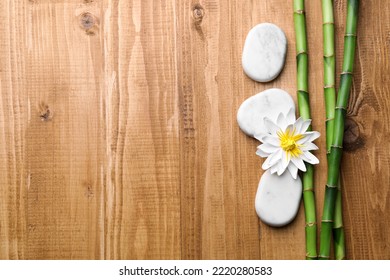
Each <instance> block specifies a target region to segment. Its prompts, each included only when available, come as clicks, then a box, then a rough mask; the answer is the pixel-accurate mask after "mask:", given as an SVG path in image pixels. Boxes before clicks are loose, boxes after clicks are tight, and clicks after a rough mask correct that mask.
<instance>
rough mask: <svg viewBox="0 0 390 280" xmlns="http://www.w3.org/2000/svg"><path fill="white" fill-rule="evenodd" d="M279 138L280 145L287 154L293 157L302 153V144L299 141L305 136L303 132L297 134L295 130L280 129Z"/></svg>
mask: <svg viewBox="0 0 390 280" xmlns="http://www.w3.org/2000/svg"><path fill="white" fill-rule="evenodd" d="M277 134H278V137H279V140H280V147H282V149H283V150H284V151H285V152H287V154H290V155H291V156H293V157H298V156H299V155H300V154H302V151H301V149H300V146H301V145H299V144H298V143H297V141H299V140H300V139H302V138H303V135H302V134H297V135H294V134H295V131H292V132H291V131H290V130H288V129H287V130H286V132H283V131H278V132H277Z"/></svg>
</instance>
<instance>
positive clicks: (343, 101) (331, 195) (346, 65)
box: [319, 0, 359, 259]
mask: <svg viewBox="0 0 390 280" xmlns="http://www.w3.org/2000/svg"><path fill="white" fill-rule="evenodd" d="M358 10H359V0H348V4H347V23H346V29H345V35H344V58H343V70H342V73H341V78H340V88H339V92H338V96H337V102H336V107H335V121H334V131H333V141H332V145H331V149H330V154H329V160H328V180H327V184H326V188H325V200H324V210H323V215H322V223H321V236H320V256H319V258H320V259H329V255H330V241H331V233H332V228H333V218H334V213H335V204H336V197H337V189H338V181H339V173H340V163H341V156H342V145H343V138H344V121H345V115H346V112H347V105H348V99H349V92H350V89H351V85H352V71H353V64H354V58H355V49H356V29H357V19H358Z"/></svg>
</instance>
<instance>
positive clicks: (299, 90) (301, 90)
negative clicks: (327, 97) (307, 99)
mask: <svg viewBox="0 0 390 280" xmlns="http://www.w3.org/2000/svg"><path fill="white" fill-rule="evenodd" d="M297 92H304V93H306V94H309V92H308V91H307V90H303V89H298V90H297Z"/></svg>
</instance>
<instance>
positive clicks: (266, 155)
mask: <svg viewBox="0 0 390 280" xmlns="http://www.w3.org/2000/svg"><path fill="white" fill-rule="evenodd" d="M256 155H258V156H259V157H262V158H266V157H268V156H269V155H270V154H269V153H265V152H263V151H262V150H257V151H256Z"/></svg>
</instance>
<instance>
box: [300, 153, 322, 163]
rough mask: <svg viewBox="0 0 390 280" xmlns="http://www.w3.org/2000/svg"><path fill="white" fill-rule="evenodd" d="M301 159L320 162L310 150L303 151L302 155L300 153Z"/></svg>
mask: <svg viewBox="0 0 390 280" xmlns="http://www.w3.org/2000/svg"><path fill="white" fill-rule="evenodd" d="M302 159H303V160H304V161H306V162H308V163H310V164H318V163H320V161H319V160H318V158H317V157H316V156H314V155H313V154H312V153H310V152H304V153H303V155H302Z"/></svg>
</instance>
